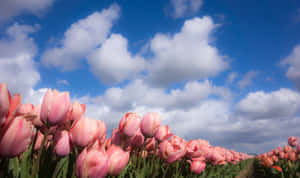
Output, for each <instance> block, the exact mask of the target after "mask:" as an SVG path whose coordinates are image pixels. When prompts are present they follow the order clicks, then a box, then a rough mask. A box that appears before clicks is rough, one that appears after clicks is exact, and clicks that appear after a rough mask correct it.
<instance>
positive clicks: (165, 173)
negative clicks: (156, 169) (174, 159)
mask: <svg viewBox="0 0 300 178" xmlns="http://www.w3.org/2000/svg"><path fill="white" fill-rule="evenodd" d="M169 167H170V164H168V166H167V168H166V170H165V172H164V177H163V178H166V175H167V172H168V169H169Z"/></svg>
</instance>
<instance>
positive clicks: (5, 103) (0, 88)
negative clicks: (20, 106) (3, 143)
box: [0, 83, 10, 125]
mask: <svg viewBox="0 0 300 178" xmlns="http://www.w3.org/2000/svg"><path fill="white" fill-rule="evenodd" d="M9 106H10V93H9V91H8V89H7V86H6V84H5V83H4V84H2V83H0V125H1V124H2V123H3V122H4V120H5V117H6V115H7V114H8V112H9Z"/></svg>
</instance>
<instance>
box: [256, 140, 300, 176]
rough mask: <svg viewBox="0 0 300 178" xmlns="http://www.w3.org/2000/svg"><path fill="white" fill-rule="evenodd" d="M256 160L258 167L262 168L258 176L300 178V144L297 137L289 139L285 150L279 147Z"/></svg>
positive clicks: (284, 147)
mask: <svg viewBox="0 0 300 178" xmlns="http://www.w3.org/2000/svg"><path fill="white" fill-rule="evenodd" d="M256 158H257V160H258V164H259V165H257V166H258V167H259V168H260V171H257V172H258V174H262V175H264V176H268V177H298V178H300V144H299V139H298V138H297V137H295V136H291V137H289V138H288V145H284V146H283V148H282V147H280V146H278V147H277V148H276V149H272V150H271V151H269V152H268V153H262V154H260V155H258V156H256ZM270 168H271V170H270ZM258 170H259V169H258ZM275 170H276V171H275Z"/></svg>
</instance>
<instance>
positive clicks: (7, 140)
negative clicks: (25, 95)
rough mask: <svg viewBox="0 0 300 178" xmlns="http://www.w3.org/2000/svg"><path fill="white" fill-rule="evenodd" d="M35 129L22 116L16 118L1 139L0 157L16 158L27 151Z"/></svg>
mask: <svg viewBox="0 0 300 178" xmlns="http://www.w3.org/2000/svg"><path fill="white" fill-rule="evenodd" d="M33 128H34V127H33V125H32V124H31V122H29V121H26V120H25V119H24V118H23V117H22V116H19V117H16V118H14V119H13V120H12V121H11V122H10V123H9V125H7V127H6V130H5V131H4V133H3V136H2V137H0V156H3V157H14V156H17V155H19V154H21V153H23V152H24V151H26V150H27V149H28V147H29V145H30V144H31V142H32V138H33V134H34V130H33Z"/></svg>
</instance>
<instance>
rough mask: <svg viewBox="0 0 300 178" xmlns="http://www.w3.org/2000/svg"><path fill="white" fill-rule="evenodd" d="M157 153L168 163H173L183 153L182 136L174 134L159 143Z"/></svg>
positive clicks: (183, 142) (184, 148) (184, 150)
mask: <svg viewBox="0 0 300 178" xmlns="http://www.w3.org/2000/svg"><path fill="white" fill-rule="evenodd" d="M159 153H160V156H161V157H162V158H163V159H165V160H166V161H167V162H168V163H173V162H175V161H177V160H179V159H181V158H182V157H183V156H184V155H185V153H186V143H185V141H184V140H183V139H182V138H180V137H177V136H174V137H172V138H171V139H170V140H164V141H163V142H161V143H160V144H159Z"/></svg>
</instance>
